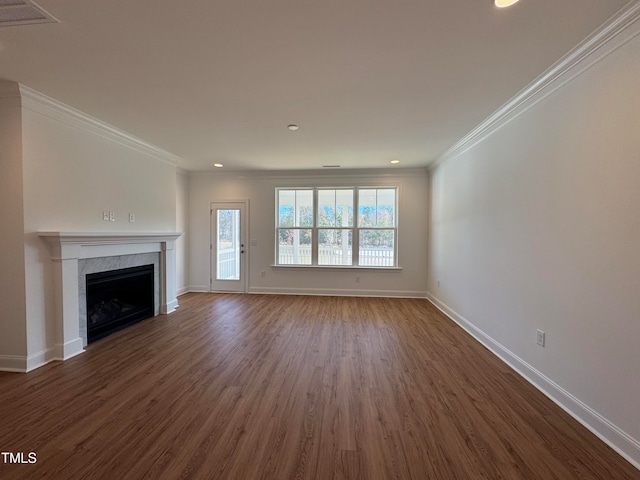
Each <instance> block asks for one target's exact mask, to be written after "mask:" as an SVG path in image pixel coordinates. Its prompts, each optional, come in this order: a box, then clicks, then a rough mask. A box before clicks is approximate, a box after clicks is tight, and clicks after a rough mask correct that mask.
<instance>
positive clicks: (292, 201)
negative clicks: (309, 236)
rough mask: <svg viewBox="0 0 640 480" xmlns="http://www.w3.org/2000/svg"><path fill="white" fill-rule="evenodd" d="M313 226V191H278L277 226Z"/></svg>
mask: <svg viewBox="0 0 640 480" xmlns="http://www.w3.org/2000/svg"><path fill="white" fill-rule="evenodd" d="M312 225H313V190H278V226H279V227H311V226H312Z"/></svg>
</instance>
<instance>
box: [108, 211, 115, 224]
mask: <svg viewBox="0 0 640 480" xmlns="http://www.w3.org/2000/svg"><path fill="white" fill-rule="evenodd" d="M109 221H110V222H115V221H116V214H115V213H113V212H109Z"/></svg>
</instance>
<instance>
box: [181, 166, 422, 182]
mask: <svg viewBox="0 0 640 480" xmlns="http://www.w3.org/2000/svg"><path fill="white" fill-rule="evenodd" d="M428 174H429V172H428V170H427V168H426V167H420V168H362V169H347V168H345V169H329V170H326V169H325V170H278V171H273V170H236V171H226V172H221V171H219V170H215V171H214V170H206V171H190V172H189V176H190V177H207V176H215V177H216V178H220V177H227V178H262V179H276V180H284V179H289V178H291V179H296V180H300V181H302V180H310V181H313V182H316V183H317V180H318V178H319V177H320V178H331V177H334V178H363V177H377V178H387V177H388V178H391V179H395V178H402V177H415V176H420V175H422V176H425V177H426V176H428Z"/></svg>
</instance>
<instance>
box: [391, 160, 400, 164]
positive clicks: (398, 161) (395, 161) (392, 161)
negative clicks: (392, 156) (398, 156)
mask: <svg viewBox="0 0 640 480" xmlns="http://www.w3.org/2000/svg"><path fill="white" fill-rule="evenodd" d="M391 163H394V164H395V163H400V160H391Z"/></svg>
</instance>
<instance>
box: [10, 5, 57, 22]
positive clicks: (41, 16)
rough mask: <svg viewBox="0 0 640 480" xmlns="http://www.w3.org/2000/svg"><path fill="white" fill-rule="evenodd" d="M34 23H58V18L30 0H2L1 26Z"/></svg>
mask: <svg viewBox="0 0 640 480" xmlns="http://www.w3.org/2000/svg"><path fill="white" fill-rule="evenodd" d="M34 23H58V20H56V19H55V18H54V17H53V16H51V14H49V13H48V12H46V11H45V10H44V9H43V8H42V7H40V6H39V5H37V4H35V3H34V2H31V1H29V0H0V27H10V26H13V25H31V24H34Z"/></svg>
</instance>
